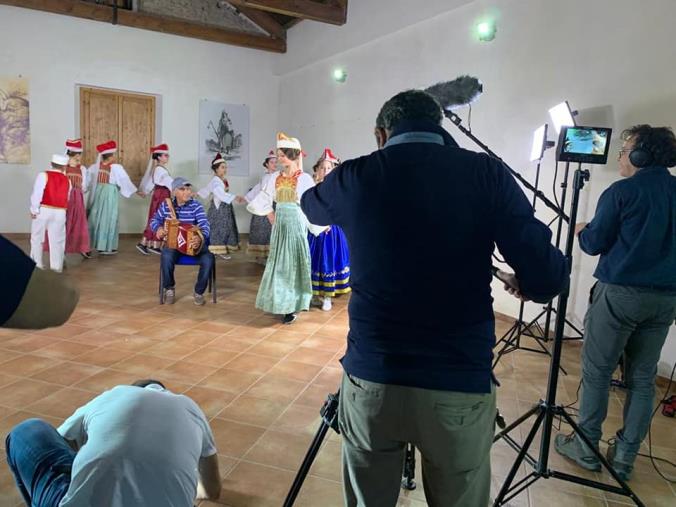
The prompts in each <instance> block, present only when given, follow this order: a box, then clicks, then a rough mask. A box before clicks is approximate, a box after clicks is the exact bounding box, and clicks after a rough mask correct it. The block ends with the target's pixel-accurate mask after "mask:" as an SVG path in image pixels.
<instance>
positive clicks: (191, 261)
mask: <svg viewBox="0 0 676 507" xmlns="http://www.w3.org/2000/svg"><path fill="white" fill-rule="evenodd" d="M209 255H211V257H213V259H214V262H213V263H212V264H211V266H212V267H211V273H209V284H208V285H207V290H208V291H209V292H210V293H211V302H212V303H214V304H215V303H216V258H215V257H214V254H212V253H211V252H209ZM175 266H199V262H198V261H197V257H193V256H190V255H179V257H178V259H177V260H176V264H175ZM163 281H164V280H162V268H161V266H160V304H161V305H163V304H164V290H162V287H163V285H164V283H163Z"/></svg>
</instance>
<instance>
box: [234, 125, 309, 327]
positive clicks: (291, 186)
mask: <svg viewBox="0 0 676 507" xmlns="http://www.w3.org/2000/svg"><path fill="white" fill-rule="evenodd" d="M277 163H278V164H279V166H280V170H279V171H278V172H276V173H274V174H272V175H271V177H270V178H269V179H268V180H267V181H266V183H265V185H264V186H263V187H262V188H261V191H260V192H259V193H258V195H257V196H256V197H255V198H254V199H253V200H252V201H251V202H250V203H249V205H248V206H247V209H248V210H249V212H250V213H253V214H254V215H259V216H267V217H268V220H269V221H270V223H271V224H272V234H271V237H270V255H269V256H268V262H267V264H266V265H265V272H264V273H263V279H262V280H261V284H260V287H259V288H258V295H257V296H256V308H260V309H261V310H263V311H266V312H269V313H273V314H278V315H279V314H281V315H283V318H282V322H283V323H284V324H291V323H292V322H293V321H295V320H296V317H297V315H296V313H297V312H299V311H301V310H308V309H309V308H310V300H311V299H312V280H311V278H310V249H309V248H308V242H307V230H308V227H314V226H311V225H310V224H309V223H308V221H307V218H306V217H305V215H304V214H303V212H302V211H301V209H300V204H299V202H300V198H301V196H302V195H303V193H304V192H305V191H306V190H307V189H308V188H312V187H313V186H314V181H312V177H311V176H310V175H309V174H307V173H304V172H303V161H302V151H301V146H300V141H298V139H295V138H293V137H287V136H286V135H284V134H283V133H281V132H280V133H278V134H277ZM273 204H276V206H275V207H274V208H273ZM321 229H322V228H320V230H321Z"/></svg>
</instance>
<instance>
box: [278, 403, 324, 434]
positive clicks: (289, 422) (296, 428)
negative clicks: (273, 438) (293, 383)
mask: <svg viewBox="0 0 676 507" xmlns="http://www.w3.org/2000/svg"><path fill="white" fill-rule="evenodd" d="M321 407H322V404H319V405H317V406H314V407H310V406H307V405H303V404H300V403H298V402H296V403H294V404H292V405H291V406H290V407H289V408H288V409H287V410H286V411H285V412H284V413H283V414H282V415H281V416H280V417H279V419H277V420H276V421H275V424H274V425H273V427H274V428H275V429H276V430H277V431H281V432H284V433H297V434H301V435H313V434H314V433H316V432H317V429H318V428H319V423H320V416H319V410H320V409H321Z"/></svg>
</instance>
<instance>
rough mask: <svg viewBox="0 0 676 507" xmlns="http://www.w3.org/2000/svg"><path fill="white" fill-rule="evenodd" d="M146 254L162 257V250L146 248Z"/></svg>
mask: <svg viewBox="0 0 676 507" xmlns="http://www.w3.org/2000/svg"><path fill="white" fill-rule="evenodd" d="M148 252H150V253H154V254H155V255H162V250H160V249H159V248H154V247H152V246H149V247H148Z"/></svg>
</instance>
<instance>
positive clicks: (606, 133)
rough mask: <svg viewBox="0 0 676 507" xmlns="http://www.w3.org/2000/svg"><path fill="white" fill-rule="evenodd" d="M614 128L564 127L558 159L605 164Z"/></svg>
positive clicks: (560, 138) (560, 137)
mask: <svg viewBox="0 0 676 507" xmlns="http://www.w3.org/2000/svg"><path fill="white" fill-rule="evenodd" d="M611 133H612V129H609V128H605V127H577V126H576V127H562V128H561V133H560V134H559V145H558V153H557V160H559V161H561V162H581V163H583V164H605V163H606V162H607V161H608V151H609V150H610V134H611Z"/></svg>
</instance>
